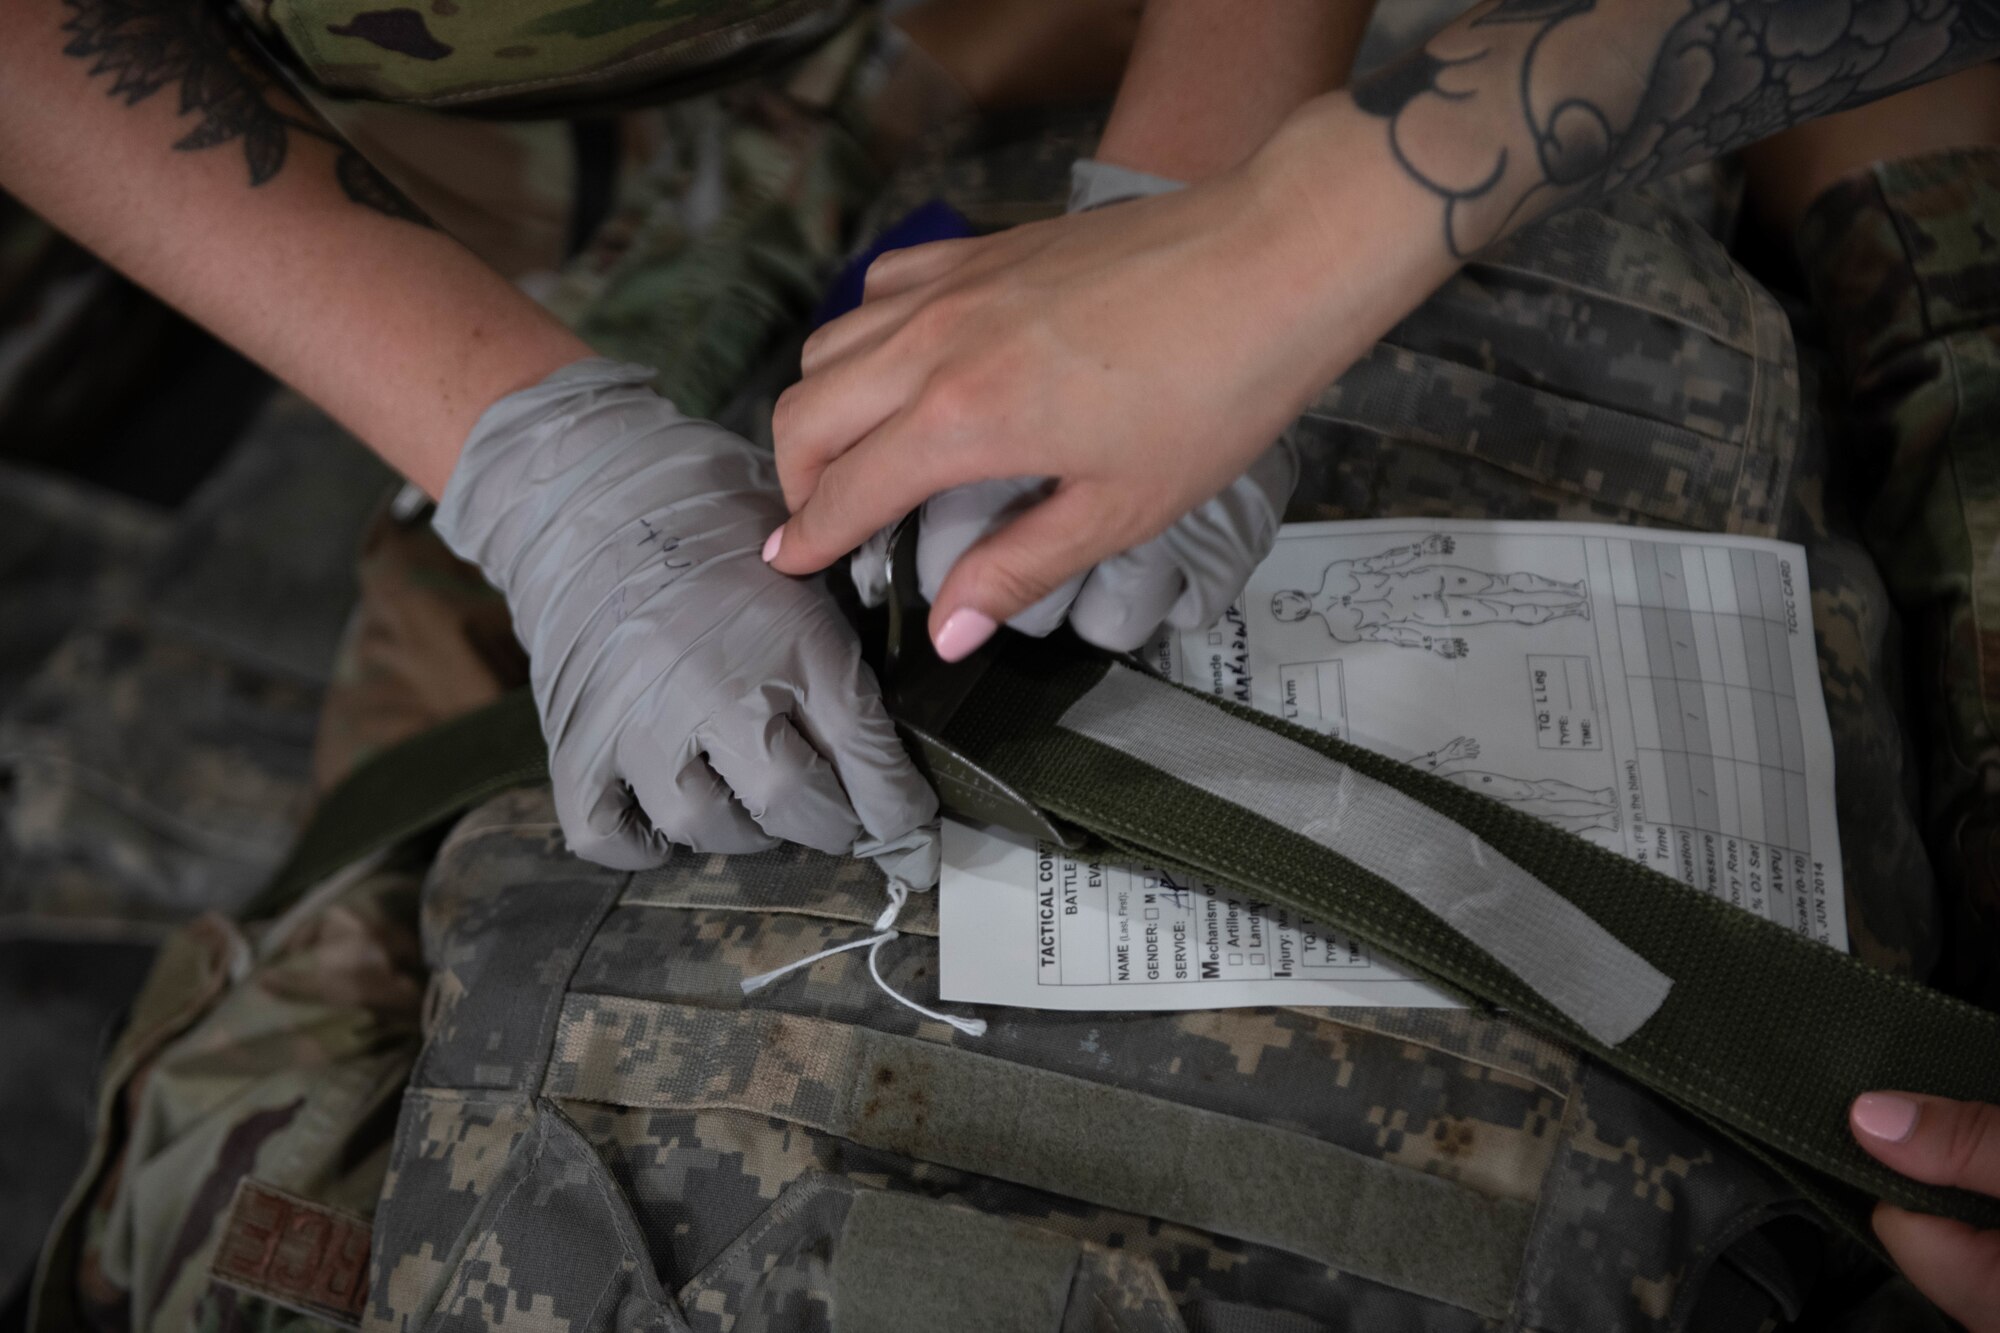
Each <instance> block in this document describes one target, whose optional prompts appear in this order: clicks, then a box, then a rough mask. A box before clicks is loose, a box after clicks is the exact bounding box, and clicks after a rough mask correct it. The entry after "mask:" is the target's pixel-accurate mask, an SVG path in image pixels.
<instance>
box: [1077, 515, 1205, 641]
mask: <svg viewBox="0 0 2000 1333" xmlns="http://www.w3.org/2000/svg"><path fill="white" fill-rule="evenodd" d="M1186 582H1187V580H1186V578H1185V576H1183V575H1182V573H1181V568H1180V565H1179V564H1178V563H1176V561H1175V560H1174V556H1173V552H1172V551H1171V550H1170V549H1169V548H1168V546H1167V543H1166V539H1165V538H1164V537H1155V538H1154V539H1153V540H1152V541H1149V542H1147V543H1146V544H1145V545H1143V546H1138V547H1134V548H1133V549H1132V550H1129V551H1122V552H1120V553H1119V554H1117V555H1114V556H1112V557H1111V558H1110V559H1109V560H1105V561H1102V562H1101V563H1099V564H1098V566H1097V568H1095V569H1093V570H1091V571H1090V577H1088V578H1087V579H1085V580H1084V583H1083V591H1082V592H1079V593H1078V594H1077V595H1076V605H1075V606H1073V607H1071V608H1070V612H1069V623H1070V628H1071V629H1074V630H1075V631H1076V632H1077V634H1078V635H1079V636H1080V637H1082V638H1083V639H1085V640H1087V641H1088V642H1091V643H1094V644H1096V645H1097V646H1098V647H1100V648H1108V649H1110V650H1111V651H1112V652H1116V653H1129V652H1131V651H1132V650H1133V649H1134V648H1137V647H1138V646H1139V645H1140V644H1143V643H1144V642H1146V640H1148V639H1150V638H1152V637H1153V632H1154V631H1155V630H1157V629H1159V627H1160V622H1161V621H1163V620H1165V619H1166V618H1167V612H1168V611H1169V610H1171V609H1172V608H1173V607H1174V606H1175V604H1176V602H1177V600H1178V599H1179V598H1180V597H1181V596H1182V591H1181V590H1182V588H1183V587H1184V586H1185V584H1186Z"/></svg>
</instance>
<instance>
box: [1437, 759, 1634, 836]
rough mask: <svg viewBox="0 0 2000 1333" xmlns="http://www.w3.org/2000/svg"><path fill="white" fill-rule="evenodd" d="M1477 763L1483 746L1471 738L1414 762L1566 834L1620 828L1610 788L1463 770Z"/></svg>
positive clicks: (1477, 770)
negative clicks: (1476, 760) (1503, 802)
mask: <svg viewBox="0 0 2000 1333" xmlns="http://www.w3.org/2000/svg"><path fill="white" fill-rule="evenodd" d="M1477 758H1479V742H1478V741H1476V740H1474V739H1473V738H1472V737H1470V736H1460V737H1458V738H1457V739H1455V740H1452V741H1450V742H1448V743H1447V744H1444V745H1440V746H1439V747H1438V748H1437V749H1435V750H1432V751H1431V752H1430V753H1428V754H1420V755H1418V756H1417V757H1416V758H1415V759H1412V760H1411V761H1410V762H1411V763H1412V764H1414V765H1416V766H1417V767H1418V768H1421V769H1426V770H1428V771H1430V772H1432V773H1435V774H1437V775H1438V776H1439V777H1441V778H1449V779H1451V780H1452V781H1453V782H1456V783H1457V784H1458V785H1459V786H1461V787H1464V788H1465V789H1466V790H1467V791H1476V792H1478V793H1479V794H1480V795H1482V796H1491V797H1492V798H1493V799H1494V800H1496V801H1505V802H1507V804H1509V805H1511V806H1513V807H1514V808H1515V809H1516V810H1519V811H1520V812H1521V813H1523V814H1528V815H1533V816H1534V817H1535V818H1537V819H1539V820H1541V821H1543V822H1544V823H1547V824H1553V825H1555V826H1556V827H1557V828H1559V829H1562V830H1563V831H1565V832H1567V833H1582V832H1584V831H1585V830H1587V829H1598V828H1601V829H1615V828H1617V827H1618V793H1617V791H1616V790H1615V789H1613V788H1611V787H1579V786H1576V785H1575V784H1573V783H1568V782H1564V781H1563V780H1562V779H1560V778H1515V777H1509V776H1507V775H1506V774H1505V773H1493V772H1488V771H1486V770H1484V769H1476V768H1463V767H1460V765H1462V764H1469V763H1471V762H1472V761H1473V760H1475V759H1477Z"/></svg>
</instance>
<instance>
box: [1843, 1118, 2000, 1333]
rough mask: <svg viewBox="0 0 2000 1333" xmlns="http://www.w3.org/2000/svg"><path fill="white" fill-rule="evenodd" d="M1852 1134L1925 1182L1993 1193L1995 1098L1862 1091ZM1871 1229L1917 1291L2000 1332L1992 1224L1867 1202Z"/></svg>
mask: <svg viewBox="0 0 2000 1333" xmlns="http://www.w3.org/2000/svg"><path fill="white" fill-rule="evenodd" d="M1848 1122H1849V1125H1850V1127H1851V1128H1852V1130H1853V1132H1854V1138H1855V1141H1856V1142H1858V1143H1859V1144H1860V1145H1861V1146H1862V1147H1863V1148H1864V1149H1866V1150H1867V1151H1868V1153H1869V1155H1870V1156H1872V1157H1874V1158H1876V1159H1877V1160H1879V1161H1881V1162H1882V1163H1883V1164H1884V1165H1885V1166H1889V1167H1893V1168H1894V1169H1896V1170H1897V1171H1900V1172H1902V1173H1903V1174H1904V1175H1906V1176H1909V1177H1911V1178H1912V1179H1915V1180H1921V1181H1923V1182H1925V1183H1926V1184H1931V1185H1954V1186H1957V1187H1958V1188H1959V1189H1966V1190H1972V1191H1973V1192H1975V1193H1978V1194H1986V1195H1990V1196H1992V1197H1995V1198H2000V1106H1986V1105H1983V1104H1980V1103H1976V1102H1959V1101H1952V1100H1951V1099H1950V1098H1947V1097H1926V1096H1922V1095H1920V1094H1917V1093H1911V1092H1869V1093H1863V1094H1862V1095H1861V1096H1860V1097H1857V1098H1855V1100H1854V1105H1853V1107H1852V1108H1850V1110H1849V1111H1848ZM1874 1223H1875V1235H1876V1236H1877V1237H1878V1238H1879V1239H1880V1240H1881V1242H1882V1247H1883V1248H1884V1249H1886V1250H1888V1251H1889V1257H1890V1258H1892V1259H1894V1260H1895V1261H1896V1266H1897V1267H1898V1268H1901V1269H1902V1270H1903V1274H1904V1276H1906V1277H1908V1278H1909V1279H1910V1281H1911V1282H1912V1283H1913V1284H1914V1285H1915V1286H1916V1288H1917V1290H1918V1291H1921V1292H1922V1293H1923V1294H1924V1295H1926V1296H1928V1297H1930V1298H1931V1299H1932V1300H1933V1301H1936V1302H1937V1304H1938V1308H1939V1309H1941V1310H1943V1311H1944V1312H1945V1313H1946V1314H1948V1315H1950V1316H1951V1317H1952V1318H1953V1319H1956V1320H1958V1321H1959V1322H1960V1323H1962V1324H1964V1325H1965V1327H1966V1329H1967V1333H2000V1231H1979V1230H1976V1229H1974V1228H1972V1227H1970V1226H1967V1225H1966V1224H1965V1223H1963V1222H1954V1221H1952V1220H1951V1219H1949V1218H1944V1217H1929V1216H1926V1215H1924V1214H1922V1213H1913V1212H1909V1211H1908V1210H1906V1209H1902V1208H1897V1207H1895V1206H1893V1205H1891V1204H1886V1203H1883V1204H1877V1205H1876V1206H1875V1217H1874Z"/></svg>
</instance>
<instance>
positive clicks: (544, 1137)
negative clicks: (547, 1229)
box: [432, 1119, 549, 1316]
mask: <svg viewBox="0 0 2000 1333" xmlns="http://www.w3.org/2000/svg"><path fill="white" fill-rule="evenodd" d="M534 1134H535V1147H534V1150H533V1151H532V1152H531V1153H529V1155H528V1161H527V1165H526V1166H525V1167H523V1168H522V1171H521V1174H520V1175H518V1176H516V1177H515V1178H514V1183H513V1184H511V1185H509V1186H508V1187H507V1193H506V1194H504V1195H502V1196H501V1199H500V1202H499V1204H498V1205H497V1206H495V1208H494V1209H493V1211H492V1212H491V1213H490V1214H488V1223H487V1226H486V1228H485V1231H486V1232H491V1231H492V1229H493V1224H494V1223H497V1222H499V1220H500V1219H501V1218H502V1217H504V1216H506V1213H507V1209H508V1208H510V1207H512V1206H513V1203H514V1196H515V1195H516V1194H519V1193H520V1192H521V1186H523V1185H525V1184H527V1183H528V1182H529V1181H530V1180H532V1179H533V1178H534V1175H535V1168H536V1167H538V1166H540V1165H541V1164H542V1152H543V1150H544V1149H546V1148H547V1147H548V1146H549V1138H548V1131H547V1129H546V1128H545V1127H544V1126H543V1125H542V1124H541V1122H540V1120H539V1119H538V1120H537V1121H536V1123H535V1129H534ZM477 1221H478V1218H477V1217H474V1218H473V1219H472V1220H471V1222H470V1223H468V1226H470V1225H472V1224H475V1223H477ZM477 1234H484V1233H475V1235H477ZM471 1248H472V1246H471V1245H470V1244H468V1245H467V1246H466V1248H465V1249H464V1250H461V1251H460V1252H459V1255H458V1265H457V1267H458V1270H459V1271H461V1272H463V1271H464V1268H465V1263H466V1256H467V1254H468V1253H469V1252H470V1250H471ZM471 1284H472V1275H471V1274H469V1273H467V1274H466V1275H465V1277H464V1278H463V1279H462V1280H461V1281H459V1282H458V1283H456V1284H455V1285H454V1286H453V1288H452V1295H451V1296H450V1297H448V1298H447V1299H445V1300H444V1301H442V1302H440V1304H442V1305H444V1306H445V1307H446V1309H447V1310H448V1309H449V1308H450V1307H451V1306H453V1305H460V1304H463V1303H464V1301H465V1299H466V1293H467V1292H468V1290H469V1289H470V1288H471ZM432 1314H433V1315H434V1316H435V1314H436V1311H432Z"/></svg>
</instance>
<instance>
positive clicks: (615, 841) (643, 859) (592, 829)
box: [550, 751, 673, 870]
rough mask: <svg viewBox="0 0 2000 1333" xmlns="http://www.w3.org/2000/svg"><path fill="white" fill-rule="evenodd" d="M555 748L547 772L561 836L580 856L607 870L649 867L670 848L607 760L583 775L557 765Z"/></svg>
mask: <svg viewBox="0 0 2000 1333" xmlns="http://www.w3.org/2000/svg"><path fill="white" fill-rule="evenodd" d="M563 768H564V766H563V764H562V760H561V757H560V751H558V752H557V758H556V761H555V764H554V772H552V773H551V775H550V776H551V778H552V779H553V781H554V790H555V803H556V818H557V819H558V820H560V821H561V823H562V831H563V841H564V842H566V843H568V844H569V849H570V850H571V851H572V852H574V853H576V854H577V855H578V856H581V857H582V858H584V859H585V860H586V861H595V862H597V864H599V865H604V866H610V867H611V868H612V869H613V870H651V869H652V868H654V867H655V866H660V865H664V864H666V861H667V858H668V857H669V856H671V855H672V854H673V849H672V847H671V846H670V845H669V844H668V841H667V839H665V838H663V837H661V836H659V835H658V833H656V832H655V831H654V829H653V826H652V824H651V823H650V822H648V820H647V818H646V814H645V812H644V811H643V810H641V809H640V808H639V804H638V802H637V800H636V799H634V797H633V794H632V791H631V789H630V788H629V787H627V786H626V785H625V783H624V782H623V781H622V780H621V779H620V778H619V777H618V775H617V773H616V772H615V771H613V769H612V768H611V766H610V764H609V763H606V764H605V765H604V766H603V767H602V768H601V769H599V770H596V771H593V772H591V773H589V774H587V775H583V776H577V775H574V774H570V773H565V772H564V771H563Z"/></svg>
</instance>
